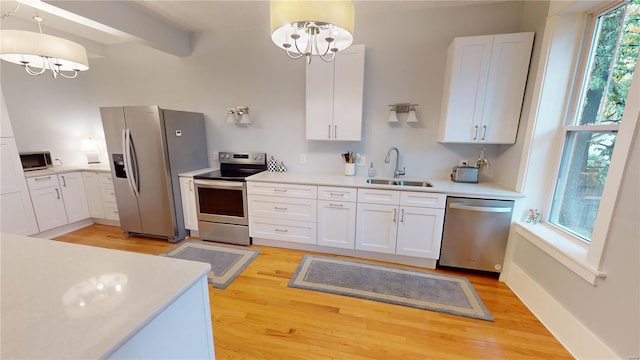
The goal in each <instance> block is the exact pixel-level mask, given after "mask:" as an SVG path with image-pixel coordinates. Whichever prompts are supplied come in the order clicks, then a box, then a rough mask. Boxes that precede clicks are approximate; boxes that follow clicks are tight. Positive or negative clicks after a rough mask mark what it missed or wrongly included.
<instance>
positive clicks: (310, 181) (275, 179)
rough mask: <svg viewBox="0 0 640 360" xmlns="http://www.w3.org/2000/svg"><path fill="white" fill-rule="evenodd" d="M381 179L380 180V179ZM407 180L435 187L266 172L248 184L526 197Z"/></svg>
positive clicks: (492, 187)
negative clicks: (378, 183)
mask: <svg viewBox="0 0 640 360" xmlns="http://www.w3.org/2000/svg"><path fill="white" fill-rule="evenodd" d="M376 178H378V177H376ZM400 180H405V181H424V180H427V181H429V182H430V183H431V184H433V187H418V186H397V185H372V184H368V183H367V177H366V176H358V175H356V176H345V175H337V174H300V173H291V172H269V171H264V172H261V173H259V174H255V175H252V176H249V177H248V178H247V181H252V182H253V181H255V182H270V183H284V184H302V185H320V186H343V187H357V188H370V189H384V190H402V191H422V192H434V193H444V194H447V195H450V196H469V197H488V198H492V199H515V198H521V197H524V195H522V194H521V193H519V192H516V191H513V190H509V189H505V188H504V187H501V186H499V185H497V184H494V183H488V182H485V183H479V184H469V183H456V182H453V181H444V180H430V179H414V178H404V177H402V178H400Z"/></svg>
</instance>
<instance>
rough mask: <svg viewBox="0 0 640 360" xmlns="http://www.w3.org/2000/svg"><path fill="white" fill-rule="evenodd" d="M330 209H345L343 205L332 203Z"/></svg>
mask: <svg viewBox="0 0 640 360" xmlns="http://www.w3.org/2000/svg"><path fill="white" fill-rule="evenodd" d="M329 207H332V208H342V207H343V205H342V204H331V203H329Z"/></svg>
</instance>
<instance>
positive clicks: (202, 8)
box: [0, 0, 504, 56]
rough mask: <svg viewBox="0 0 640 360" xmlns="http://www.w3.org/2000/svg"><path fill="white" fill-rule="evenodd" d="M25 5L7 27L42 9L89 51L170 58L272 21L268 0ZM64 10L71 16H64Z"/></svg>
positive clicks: (12, 0) (396, 0)
mask: <svg viewBox="0 0 640 360" xmlns="http://www.w3.org/2000/svg"><path fill="white" fill-rule="evenodd" d="M20 1H21V3H23V4H21V5H20V7H19V9H18V11H16V12H15V14H13V15H11V16H10V17H9V18H7V19H4V20H2V24H1V27H2V28H21V29H22V30H33V31H37V25H36V24H35V22H34V21H33V19H32V17H33V16H34V14H35V12H36V9H35V8H39V9H40V10H38V12H39V14H40V16H41V17H43V18H44V21H43V22H42V26H43V31H44V32H45V33H46V32H51V33H52V34H53V35H57V36H64V34H71V35H72V36H71V39H72V40H75V41H79V40H78V39H82V40H85V41H81V42H82V43H83V44H84V45H85V46H87V47H88V49H91V48H92V46H91V43H93V45H95V46H94V48H95V47H96V46H105V45H111V44H116V43H120V42H128V41H140V42H144V43H146V44H147V45H149V46H152V47H154V48H157V49H160V50H163V51H166V52H168V53H173V54H175V55H178V56H185V55H189V54H190V53H191V44H190V33H193V32H199V31H204V30H217V31H225V30H228V29H233V28H238V27H243V26H255V24H265V26H268V22H269V1H267V0H258V1H245V0H233V1H220V0H200V1H191V0H180V1H176V0H129V1H115V0H111V1H104V0H83V1H76V0H64V1H57V0H55V1H54V0H42V1H40V0H20ZM496 1H504V0H471V1H462V0H449V1H435V0H413V1H401V0H387V1H375V0H360V1H358V0H356V1H354V4H355V10H356V14H363V13H364V14H366V13H367V12H385V11H388V10H389V9H394V10H407V9H408V10H411V9H423V8H429V7H443V6H463V5H469V4H479V3H487V2H496ZM17 5H18V2H17V1H16V0H0V14H2V15H5V14H7V13H9V12H10V11H12V10H14V9H15V7H16V6H17ZM60 9H62V11H63V12H65V13H66V14H62V15H61V14H59V11H60ZM81 23H85V24H81ZM17 25H19V26H17ZM51 29H53V30H52V31H51ZM356 31H357V30H356ZM86 42H88V43H89V44H88V45H87V44H86Z"/></svg>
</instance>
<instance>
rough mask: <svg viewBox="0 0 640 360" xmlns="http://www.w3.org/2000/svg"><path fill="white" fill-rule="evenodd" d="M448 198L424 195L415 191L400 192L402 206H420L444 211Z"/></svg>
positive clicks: (431, 194)
mask: <svg viewBox="0 0 640 360" xmlns="http://www.w3.org/2000/svg"><path fill="white" fill-rule="evenodd" d="M446 202H447V196H446V195H444V194H434V193H424V192H415V191H402V192H400V205H402V206H418V207H429V208H437V209H444V208H445V203H446Z"/></svg>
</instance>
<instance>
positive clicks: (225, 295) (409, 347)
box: [56, 225, 571, 359]
mask: <svg viewBox="0 0 640 360" xmlns="http://www.w3.org/2000/svg"><path fill="white" fill-rule="evenodd" d="M56 240H60V241H66V242H72V243H78V244H85V245H91V246H99V247H104V248H111V249H120V250H127V251H134V252H139V253H147V254H158V253H163V252H166V251H167V250H169V249H170V248H172V247H173V246H175V245H176V244H171V243H168V242H166V241H163V240H156V239H147V238H142V237H130V238H127V237H124V236H123V235H122V234H121V230H120V228H116V227H110V226H104V225H92V226H89V227H87V228H84V229H81V230H78V231H75V232H72V233H69V234H66V235H63V236H60V237H59V238H57V239H56ZM253 247H254V248H257V249H260V250H261V254H260V255H259V256H258V257H256V259H255V260H254V261H253V262H252V263H251V264H250V265H249V266H248V267H247V268H246V269H245V270H244V272H243V273H242V274H241V275H240V276H239V277H238V278H237V279H236V280H235V281H234V282H233V283H232V284H231V285H230V286H229V287H227V288H226V289H224V290H219V289H214V288H213V287H210V290H209V296H210V299H211V317H212V323H213V336H214V345H215V352H216V359H570V358H571V356H570V355H569V353H568V352H567V351H566V350H565V349H564V348H563V347H562V345H560V343H558V341H557V340H556V339H555V338H554V337H553V336H552V335H551V334H550V333H549V331H547V330H546V329H545V328H544V327H543V326H542V324H541V323H540V322H539V321H538V320H537V319H536V318H535V316H533V314H531V312H530V311H529V310H528V309H527V308H526V307H525V306H524V305H523V304H522V302H521V301H520V300H519V299H518V298H517V297H516V296H515V295H514V294H513V293H512V292H511V290H509V288H508V287H507V286H506V285H505V284H504V283H500V282H498V281H497V280H496V279H495V278H492V277H487V276H483V275H477V274H467V273H456V272H452V271H443V270H437V272H441V273H450V274H457V275H464V276H466V277H467V278H468V279H469V280H470V281H471V283H472V284H473V286H474V287H475V289H476V291H477V292H478V294H479V295H480V297H481V299H482V301H483V302H484V304H485V305H486V306H487V308H488V309H489V311H491V313H492V314H493V316H494V318H495V322H489V321H483V320H476V319H470V318H466V317H461V316H455V315H447V314H442V313H437V312H432V311H426V310H419V309H414V308H409V307H404V306H399V305H391V304H385V303H380V302H375V301H369V300H362V299H356V298H350V297H346V296H339V295H332V294H325V293H319V292H315V291H309V290H302V289H294V288H289V287H287V283H288V281H289V279H290V278H291V276H292V275H293V273H294V271H295V269H296V267H297V265H298V263H299V262H300V260H301V259H302V256H303V255H304V253H305V252H303V251H296V250H286V249H279V248H271V247H263V246H253ZM159 281H162V280H161V279H159Z"/></svg>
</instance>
